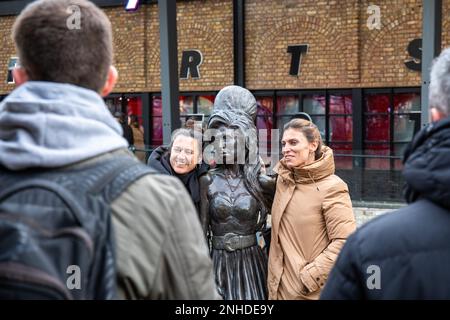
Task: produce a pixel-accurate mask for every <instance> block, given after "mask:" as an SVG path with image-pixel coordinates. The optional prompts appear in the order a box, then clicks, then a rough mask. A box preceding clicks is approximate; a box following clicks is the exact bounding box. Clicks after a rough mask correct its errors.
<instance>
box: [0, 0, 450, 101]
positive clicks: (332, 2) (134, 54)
mask: <svg viewBox="0 0 450 320" xmlns="http://www.w3.org/2000/svg"><path fill="white" fill-rule="evenodd" d="M371 4H374V5H378V6H380V9H381V29H380V30H377V29H373V30H369V28H368V27H367V25H366V23H367V19H368V18H369V13H368V12H367V8H368V6H369V5H371ZM421 4H422V0H377V1H370V0H339V1H337V0H320V1H316V0H301V1H300V0H283V1H282V0H247V1H246V9H245V15H246V22H245V23H246V30H245V32H246V34H245V37H246V81H247V87H248V88H250V89H253V90H257V89H298V88H354V87H391V86H392V87H400V86H419V85H420V72H414V71H411V70H409V69H407V68H406V67H405V65H404V62H405V61H407V60H409V59H410V57H409V55H408V52H407V50H406V48H407V45H408V43H409V42H410V41H411V40H412V39H415V38H420V37H421V28H422V21H421V20H422V8H421ZM157 9H158V8H157V6H156V5H145V6H143V7H141V9H140V10H138V11H137V12H134V13H127V12H125V11H124V10H123V8H122V7H117V8H107V9H105V12H106V13H107V15H108V16H109V17H110V18H111V21H112V25H113V32H114V48H115V64H116V66H117V68H118V70H119V75H120V78H119V83H118V85H117V87H116V89H115V92H146V91H150V92H155V91H160V65H159V64H160V59H159V23H158V10H157ZM232 9H233V1H232V0H192V1H180V2H178V4H177V10H178V55H179V59H178V63H179V64H180V61H181V54H182V50H188V49H196V50H200V51H201V52H202V53H203V64H202V65H201V67H200V74H201V78H200V79H188V80H180V90H182V91H208V90H213V91H215V90H219V89H221V88H222V87H223V86H226V85H229V84H231V83H232V82H233V10H232ZM449 12H450V0H444V1H443V14H442V17H443V29H442V37H443V41H442V42H443V47H445V46H447V45H448V44H450V35H449V32H447V30H448V28H449V27H450V25H449V24H450V16H449V15H448V14H447V13H449ZM13 21H14V17H0V39H1V40H2V42H1V43H2V45H1V46H0V70H1V71H0V94H4V93H8V92H10V91H11V90H12V89H13V88H14V86H11V85H7V84H6V83H5V80H4V79H5V78H6V66H7V64H8V61H9V58H10V57H11V56H14V55H15V50H14V47H13V43H12V41H11V39H10V33H11V26H12V24H13ZM303 43H308V44H309V52H308V54H307V55H306V56H304V57H303V58H302V65H301V73H300V76H298V77H295V76H290V75H289V67H290V63H291V54H289V53H287V46H288V45H295V44H303Z"/></svg>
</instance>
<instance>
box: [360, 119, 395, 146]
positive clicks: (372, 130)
mask: <svg viewBox="0 0 450 320" xmlns="http://www.w3.org/2000/svg"><path fill="white" fill-rule="evenodd" d="M389 119H390V117H389V115H369V116H367V115H366V116H365V122H366V123H365V129H366V130H365V140H366V141H384V142H388V141H389V139H390V132H389V128H390V124H389Z"/></svg>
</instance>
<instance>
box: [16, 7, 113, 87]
mask: <svg viewBox="0 0 450 320" xmlns="http://www.w3.org/2000/svg"><path fill="white" fill-rule="evenodd" d="M73 9H75V10H76V11H72V10H73ZM78 9H79V17H80V24H79V28H78V29H77V28H76V27H77V26H78V25H76V26H75V28H73V27H70V26H71V24H70V22H71V21H74V20H72V18H71V17H76V14H74V12H75V13H76V12H77V11H78ZM12 36H13V40H14V42H15V44H16V49H17V53H18V56H19V63H20V65H21V67H22V68H24V69H25V70H26V72H27V75H28V77H29V78H30V80H33V81H50V82H59V83H69V84H74V85H77V86H80V87H84V88H87V89H91V90H94V91H96V92H100V91H101V90H102V88H103V86H104V84H105V82H106V79H107V76H108V69H109V67H110V66H111V65H112V59H113V45H112V31H111V23H110V21H109V19H108V17H107V16H106V15H105V13H104V12H103V11H102V10H100V9H99V8H98V7H97V6H95V5H94V4H93V3H92V2H90V1H87V0H39V1H35V2H33V3H31V4H29V5H28V6H27V7H26V8H25V9H24V10H23V11H22V12H21V13H20V15H19V16H18V17H17V19H16V21H15V23H14V26H13V31H12Z"/></svg>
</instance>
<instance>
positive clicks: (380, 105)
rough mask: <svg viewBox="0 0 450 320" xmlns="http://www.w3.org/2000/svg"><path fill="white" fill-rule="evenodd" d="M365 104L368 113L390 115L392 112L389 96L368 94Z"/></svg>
mask: <svg viewBox="0 0 450 320" xmlns="http://www.w3.org/2000/svg"><path fill="white" fill-rule="evenodd" d="M365 102H366V110H365V111H366V112H367V113H388V112H389V111H390V110H389V106H390V96H389V94H367V95H366V96H365Z"/></svg>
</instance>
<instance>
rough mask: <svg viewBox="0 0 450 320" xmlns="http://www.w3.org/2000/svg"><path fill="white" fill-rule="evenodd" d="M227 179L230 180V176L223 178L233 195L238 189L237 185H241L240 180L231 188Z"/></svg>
mask: <svg viewBox="0 0 450 320" xmlns="http://www.w3.org/2000/svg"><path fill="white" fill-rule="evenodd" d="M229 179H232V177H231V176H228V177H227V176H225V181H226V182H227V184H228V187H230V190H231V193H234V192H235V191H236V190H237V189H238V188H239V185H240V184H241V180H240V179H239V180H238V183H237V185H236V186H235V187H234V188H233V186H232V184H231V183H230V181H229Z"/></svg>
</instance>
